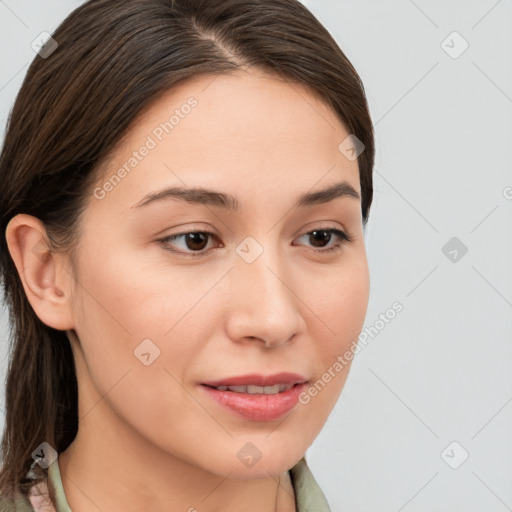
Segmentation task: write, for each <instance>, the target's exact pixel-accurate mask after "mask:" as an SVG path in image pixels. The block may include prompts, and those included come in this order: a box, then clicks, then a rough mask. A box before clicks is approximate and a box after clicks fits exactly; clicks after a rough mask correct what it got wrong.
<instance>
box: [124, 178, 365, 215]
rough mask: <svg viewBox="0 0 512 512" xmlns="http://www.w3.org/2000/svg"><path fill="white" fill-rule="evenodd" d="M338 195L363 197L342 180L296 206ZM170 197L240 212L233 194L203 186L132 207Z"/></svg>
mask: <svg viewBox="0 0 512 512" xmlns="http://www.w3.org/2000/svg"><path fill="white" fill-rule="evenodd" d="M338 197H352V198H354V199H357V200H360V199H361V197H360V195H359V193H358V192H357V191H356V190H355V189H354V188H353V187H352V185H350V183H348V182H347V181H342V182H340V183H335V184H334V185H330V186H329V187H327V188H324V189H322V190H317V191H315V192H306V193H305V194H303V195H302V196H300V197H299V198H298V199H297V201H296V203H295V205H294V206H295V207H307V206H313V205H317V204H324V203H328V202H330V201H332V200H333V199H337V198H338ZM169 199H176V200H180V201H185V202H187V203H191V204H201V205H208V206H216V207H218V208H224V209H227V210H230V211H234V212H238V211H239V210H240V203H239V201H238V199H237V198H236V197H234V196H233V195H231V194H227V193H225V192H218V191H216V190H210V189H206V188H203V187H194V188H181V187H170V188H166V189H164V190H161V191H159V192H150V193H149V194H147V195H145V196H144V197H143V198H142V199H141V200H140V201H139V202H138V203H136V204H134V205H133V206H132V207H131V208H140V207H143V206H147V205H149V204H151V203H154V202H156V201H162V200H169Z"/></svg>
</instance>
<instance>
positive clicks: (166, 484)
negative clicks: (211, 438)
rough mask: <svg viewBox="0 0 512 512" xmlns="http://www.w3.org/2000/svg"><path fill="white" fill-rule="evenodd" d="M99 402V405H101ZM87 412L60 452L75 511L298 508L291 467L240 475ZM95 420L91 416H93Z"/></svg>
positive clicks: (280, 511) (284, 511)
mask: <svg viewBox="0 0 512 512" xmlns="http://www.w3.org/2000/svg"><path fill="white" fill-rule="evenodd" d="M98 407H100V405H98ZM98 413H99V411H96V412H95V414H91V415H86V416H85V418H83V419H82V420H81V422H80V428H79V431H78V434H77V436H76V438H75V440H74V441H73V443H71V445H70V446H69V447H68V449H67V450H65V451H64V452H62V453H61V454H60V456H59V468H60V471H61V478H62V485H63V489H64V494H65V495H66V498H67V500H68V503H69V505H70V507H71V509H72V510H76V511H80V510H88V509H90V508H91V505H94V506H95V507H97V508H98V509H100V510H102V512H114V511H116V512H117V511H118V510H123V512H139V511H140V510H152V511H153V512H160V511H161V512H164V511H165V512H169V511H176V512H178V511H179V512H183V511H187V512H239V511H240V510H244V512H262V511H263V512H275V511H276V512H295V510H296V508H295V497H294V490H293V486H292V483H291V479H290V475H289V473H288V472H285V473H283V474H282V475H280V476H279V478H272V477H270V475H269V478H266V479H257V480H235V479H230V478H229V475H225V476H223V475H218V474H213V473H211V472H209V471H207V470H205V469H203V468H201V467H200V466H198V465H194V464H191V463H190V462H187V461H185V460H183V459H180V458H178V457H175V456H172V455H170V454H169V453H163V452H162V450H161V449H159V448H158V447H156V446H155V445H152V444H151V443H150V442H149V441H148V440H146V439H144V438H141V437H140V436H139V435H138V434H137V433H136V432H134V431H130V430H128V429H126V428H125V429H123V427H122V426H120V425H113V424H109V425H108V428H107V427H105V428H99V426H98V425H101V424H103V425H105V423H103V422H98ZM88 419H90V421H88Z"/></svg>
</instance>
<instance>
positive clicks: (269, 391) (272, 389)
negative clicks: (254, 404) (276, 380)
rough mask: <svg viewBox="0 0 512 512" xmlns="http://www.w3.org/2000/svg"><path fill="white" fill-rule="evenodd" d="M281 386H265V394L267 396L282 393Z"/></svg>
mask: <svg viewBox="0 0 512 512" xmlns="http://www.w3.org/2000/svg"><path fill="white" fill-rule="evenodd" d="M280 387H281V386H280V385H279V384H275V385H274V386H265V387H264V388H263V389H264V391H263V393H265V395H275V394H277V393H279V391H280Z"/></svg>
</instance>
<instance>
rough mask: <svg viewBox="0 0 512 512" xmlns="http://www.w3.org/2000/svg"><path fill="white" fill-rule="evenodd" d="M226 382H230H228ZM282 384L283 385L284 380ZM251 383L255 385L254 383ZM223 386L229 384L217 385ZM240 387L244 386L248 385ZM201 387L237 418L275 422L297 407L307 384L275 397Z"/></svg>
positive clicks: (204, 385)
mask: <svg viewBox="0 0 512 512" xmlns="http://www.w3.org/2000/svg"><path fill="white" fill-rule="evenodd" d="M288 375H290V374H288ZM224 382H228V380H225V381H224ZM229 382H232V380H229ZM260 382H261V381H260ZM280 382H281V383H283V381H282V380H281V381H280ZM251 383H254V381H252V382H251ZM276 384H278V382H276ZM221 385H224V386H225V385H228V384H217V386H221ZM232 385H236V384H232ZM238 385H240V386H243V385H248V384H238ZM255 385H261V384H255ZM266 385H267V386H268V385H272V384H266ZM199 387H200V388H201V389H203V390H204V392H205V393H206V395H207V396H208V397H209V398H210V399H213V400H215V401H216V402H217V403H219V404H220V405H222V406H224V407H225V408H227V409H229V410H230V411H231V412H233V413H235V414H236V415H237V416H241V417H243V418H245V419H249V420H252V421H275V420H278V419H279V418H281V417H282V416H284V415H285V414H287V413H289V412H290V411H291V410H292V409H293V408H294V407H295V406H296V405H297V402H298V400H299V395H300V394H301V392H302V391H303V390H304V388H305V387H306V383H305V382H302V383H300V384H295V386H293V387H292V388H291V389H289V390H287V391H283V392H282V393H277V394H274V395H265V394H255V395H250V394H249V393H237V392H235V391H219V390H217V389H214V388H213V387H209V385H206V384H201V385H200V386H199Z"/></svg>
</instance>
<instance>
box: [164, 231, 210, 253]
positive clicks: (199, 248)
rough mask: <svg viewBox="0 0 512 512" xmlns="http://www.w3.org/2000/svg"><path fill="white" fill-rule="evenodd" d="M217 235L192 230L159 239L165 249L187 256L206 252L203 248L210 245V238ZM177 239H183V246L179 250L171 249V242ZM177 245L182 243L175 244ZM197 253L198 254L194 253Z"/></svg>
mask: <svg viewBox="0 0 512 512" xmlns="http://www.w3.org/2000/svg"><path fill="white" fill-rule="evenodd" d="M209 237H215V235H214V234H213V233H210V232H208V231H190V232H188V233H177V234H176V235H170V236H166V237H165V238H161V239H160V240H158V242H160V243H161V244H162V245H163V246H164V248H165V249H167V250H168V251H171V252H177V253H182V254H185V255H186V256H193V257H194V256H202V255H203V254H204V253H205V252H207V251H205V250H203V249H204V248H205V247H206V246H207V245H208V238H209ZM176 240H181V242H182V243H181V248H179V249H178V250H176V249H171V248H170V247H169V245H171V244H170V242H174V241H176ZM176 245H180V244H175V245H174V247H175V246H176ZM194 253H197V254H194Z"/></svg>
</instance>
